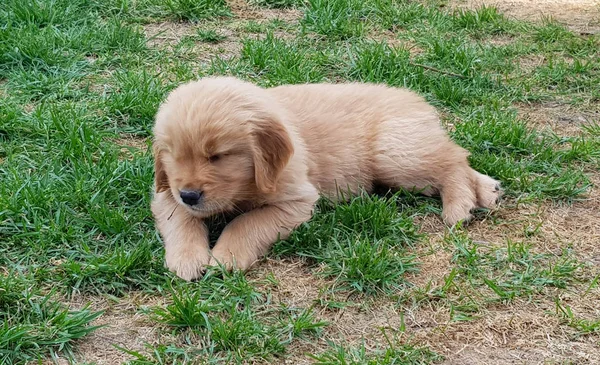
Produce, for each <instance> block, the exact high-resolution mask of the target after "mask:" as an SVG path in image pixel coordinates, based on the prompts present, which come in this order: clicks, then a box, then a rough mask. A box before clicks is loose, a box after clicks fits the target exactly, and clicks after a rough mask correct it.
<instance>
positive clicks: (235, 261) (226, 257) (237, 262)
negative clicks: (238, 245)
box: [208, 247, 256, 271]
mask: <svg viewBox="0 0 600 365" xmlns="http://www.w3.org/2000/svg"><path fill="white" fill-rule="evenodd" d="M211 256H212V257H211V258H210V261H209V263H208V266H222V267H223V268H224V269H226V270H227V271H231V270H233V269H234V268H235V269H238V270H242V271H245V270H247V269H249V268H250V267H251V266H252V265H253V264H254V262H256V258H254V257H248V256H247V255H244V254H241V253H236V252H232V251H231V250H228V249H226V248H219V247H215V248H214V249H213V251H212V255H211Z"/></svg>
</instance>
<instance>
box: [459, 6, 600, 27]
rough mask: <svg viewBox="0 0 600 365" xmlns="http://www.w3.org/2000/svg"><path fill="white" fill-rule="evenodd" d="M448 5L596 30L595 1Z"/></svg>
mask: <svg viewBox="0 0 600 365" xmlns="http://www.w3.org/2000/svg"><path fill="white" fill-rule="evenodd" d="M449 5H450V6H451V7H456V8H469V9H475V8H479V7H481V6H482V5H486V6H494V7H496V8H498V10H500V11H501V12H502V13H504V14H506V15H508V16H511V17H514V18H517V19H523V20H533V21H539V20H541V19H544V18H546V17H552V18H554V19H556V20H557V21H558V22H560V23H562V24H564V25H566V26H567V27H569V28H570V29H572V30H574V31H578V32H582V33H586V34H587V33H598V32H600V1H598V0H451V1H450V2H449Z"/></svg>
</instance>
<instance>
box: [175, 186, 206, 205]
mask: <svg viewBox="0 0 600 365" xmlns="http://www.w3.org/2000/svg"><path fill="white" fill-rule="evenodd" d="M179 196H180V197H181V200H183V202H184V203H185V204H187V205H196V204H198V202H199V201H200V198H201V197H202V192H201V191H195V190H181V191H180V192H179Z"/></svg>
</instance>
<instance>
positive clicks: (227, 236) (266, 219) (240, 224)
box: [210, 199, 316, 270]
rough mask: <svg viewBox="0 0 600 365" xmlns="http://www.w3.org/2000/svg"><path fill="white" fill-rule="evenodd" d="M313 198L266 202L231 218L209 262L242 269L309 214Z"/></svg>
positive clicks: (287, 233) (249, 265)
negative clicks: (265, 204) (273, 203)
mask: <svg viewBox="0 0 600 365" xmlns="http://www.w3.org/2000/svg"><path fill="white" fill-rule="evenodd" d="M315 201H316V199H314V200H313V199H310V200H306V201H293V202H285V203H277V205H267V206H264V207H262V208H258V209H255V210H252V211H250V212H248V213H245V214H243V215H241V216H239V217H237V218H236V219H234V220H233V221H232V222H231V223H230V224H229V225H227V227H225V229H224V230H223V233H222V234H221V236H220V237H219V239H218V240H217V244H216V245H215V247H214V248H213V250H212V255H213V259H212V260H211V263H210V265H216V264H217V263H220V264H222V265H224V266H225V267H226V268H227V269H231V268H233V267H236V268H238V269H240V270H246V269H248V268H250V267H251V266H252V264H254V262H256V261H257V260H258V259H260V258H261V257H262V256H263V255H265V254H266V253H267V251H268V250H269V249H270V248H271V246H272V245H273V243H275V241H277V239H278V238H281V239H285V238H287V237H288V236H289V234H290V232H291V231H292V229H294V228H295V227H297V226H298V225H300V224H301V223H303V222H306V221H308V220H309V219H310V218H311V216H312V210H313V206H314V203H315Z"/></svg>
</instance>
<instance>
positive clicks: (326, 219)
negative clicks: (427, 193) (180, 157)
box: [0, 0, 600, 365]
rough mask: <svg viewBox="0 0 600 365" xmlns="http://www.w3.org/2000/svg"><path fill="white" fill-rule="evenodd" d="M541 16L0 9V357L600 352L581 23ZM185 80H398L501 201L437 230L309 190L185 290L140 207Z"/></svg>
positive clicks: (597, 154) (289, 3)
mask: <svg viewBox="0 0 600 365" xmlns="http://www.w3.org/2000/svg"><path fill="white" fill-rule="evenodd" d="M559 10H560V9H559ZM596 10H597V9H596ZM561 15H562V18H561V19H562V20H561V21H563V23H565V22H564V15H565V14H561ZM563 23H560V22H558V21H556V20H553V19H552V18H543V19H538V20H523V19H521V18H518V17H513V16H508V15H505V14H504V13H503V12H501V11H499V10H497V9H496V8H494V7H486V6H475V7H474V6H459V4H456V3H454V2H452V1H442V0H431V1H425V0H423V1H401V0H306V1H304V0H250V2H246V1H245V0H232V1H229V2H226V1H225V0H4V1H2V4H1V5H0V251H1V256H0V318H1V319H2V323H1V324H0V363H2V364H33V363H43V364H45V363H52V361H57V362H58V363H61V364H63V363H73V364H99V365H100V364H121V363H124V364H131V365H141V364H222V363H234V364H236V363H244V364H250V363H252V364H254V363H256V364H260V363H286V364H323V365H324V364H437V363H446V364H495V363H498V364H506V363H515V362H517V363H597V362H600V306H598V303H600V288H599V278H600V269H599V268H598V267H599V265H600V193H599V190H598V188H597V185H598V184H600V173H599V168H600V124H599V123H600V106H599V105H600V33H599V32H598V30H599V29H600V27H598V26H596V27H595V28H594V27H592V28H591V29H592V31H590V30H585V31H584V30H581V29H579V28H577V27H573V26H571V27H568V26H566V25H565V24H563ZM566 23H567V25H568V21H567V22H566ZM206 75H234V76H237V77H240V78H243V79H246V80H250V81H252V82H255V83H257V84H259V85H262V86H276V85H281V84H287V83H307V82H321V81H323V82H325V81H328V82H342V81H345V80H348V81H365V82H377V83H387V84H389V85H393V86H399V87H407V88H410V89H412V90H415V91H416V92H418V93H420V94H422V95H424V96H425V97H426V98H427V99H428V100H429V101H430V102H431V103H433V104H434V105H435V106H436V107H437V108H438V109H439V111H440V114H441V116H442V120H443V123H444V126H445V127H446V128H447V129H448V131H449V133H450V134H451V136H452V138H453V139H454V140H455V141H456V142H457V143H459V144H460V145H462V146H463V147H465V148H467V149H468V150H469V151H471V153H472V156H471V157H470V161H471V164H472V165H473V167H474V168H476V169H477V170H479V171H481V172H482V173H485V174H488V175H490V176H492V177H494V178H496V179H498V180H500V181H501V182H502V184H503V186H504V188H505V189H506V195H505V198H504V199H503V201H502V204H501V206H500V207H499V209H498V210H497V211H494V212H487V211H480V212H477V214H476V220H475V221H474V222H473V223H471V224H470V225H469V226H466V227H460V226H459V227H454V228H452V229H450V228H447V227H445V226H444V225H443V223H442V221H441V219H440V217H439V214H440V211H441V203H440V202H439V200H437V199H433V198H426V197H423V196H419V195H412V194H409V193H406V192H398V193H393V194H392V193H387V194H385V193H382V194H379V195H373V196H369V195H366V194H365V195H363V196H361V197H359V198H356V199H353V200H352V201H350V202H348V203H347V204H339V205H335V204H332V203H330V202H328V201H321V202H319V205H318V207H317V209H316V214H315V216H314V218H313V219H312V220H311V221H310V222H308V223H306V224H304V225H303V226H301V227H299V228H298V229H297V230H296V231H295V232H294V233H293V234H292V236H291V237H290V238H289V239H287V240H286V241H283V242H278V243H277V244H276V245H275V247H274V248H273V250H272V252H271V253H270V254H269V255H268V257H267V258H265V259H264V260H263V261H262V262H261V263H260V264H258V265H257V266H256V267H255V268H254V269H253V270H251V271H250V272H248V273H247V274H245V275H244V274H242V273H239V272H233V273H223V272H219V271H218V270H217V269H215V270H211V271H209V272H207V273H206V275H205V276H204V277H203V278H202V279H201V280H199V281H197V282H194V283H187V282H184V281H182V280H180V279H178V278H176V277H175V276H174V275H173V274H171V273H169V272H168V271H167V270H166V269H165V268H164V264H163V260H164V253H163V249H162V244H161V241H160V238H159V236H158V234H157V232H156V230H155V228H154V222H153V220H152V217H151V213H150V209H149V203H150V199H151V189H152V182H153V160H152V155H151V148H150V147H151V139H152V135H151V128H152V124H153V117H154V114H155V112H156V109H157V107H158V105H159V103H160V102H161V101H162V100H163V98H164V97H165V95H166V93H168V92H169V90H172V89H173V88H174V87H176V86H177V85H178V84H180V83H182V82H185V81H188V80H193V79H197V78H199V77H203V76H206ZM214 233H215V234H217V233H218V231H215V232H214Z"/></svg>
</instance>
